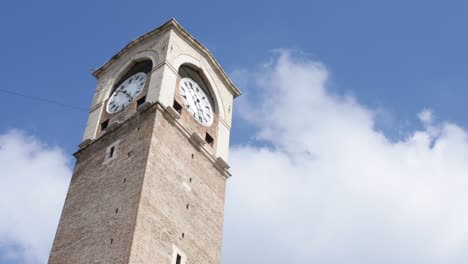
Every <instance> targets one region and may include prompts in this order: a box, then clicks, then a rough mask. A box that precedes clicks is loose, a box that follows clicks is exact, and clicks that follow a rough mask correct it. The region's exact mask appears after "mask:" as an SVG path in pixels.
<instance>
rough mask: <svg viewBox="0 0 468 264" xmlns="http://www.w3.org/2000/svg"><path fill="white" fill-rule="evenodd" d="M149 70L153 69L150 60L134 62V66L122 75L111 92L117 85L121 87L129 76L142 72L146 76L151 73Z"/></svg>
mask: <svg viewBox="0 0 468 264" xmlns="http://www.w3.org/2000/svg"><path fill="white" fill-rule="evenodd" d="M151 69H153V62H152V61H151V60H150V59H145V60H142V61H138V62H136V63H135V64H133V66H131V67H130V69H129V70H127V71H126V72H125V74H124V75H122V77H120V79H119V81H118V82H116V83H115V85H114V87H113V88H112V91H111V92H113V91H114V90H115V89H116V88H117V87H119V85H121V84H122V83H123V82H124V81H125V80H127V79H128V78H129V77H130V76H132V75H134V74H136V73H138V72H144V73H145V74H148V73H149V72H151ZM147 77H149V76H147Z"/></svg>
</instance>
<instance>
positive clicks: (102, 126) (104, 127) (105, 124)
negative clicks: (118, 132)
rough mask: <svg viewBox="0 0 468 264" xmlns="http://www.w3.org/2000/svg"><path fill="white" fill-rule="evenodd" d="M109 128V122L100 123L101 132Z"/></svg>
mask: <svg viewBox="0 0 468 264" xmlns="http://www.w3.org/2000/svg"><path fill="white" fill-rule="evenodd" d="M108 126H109V120H106V121H104V122H102V123H101V131H103V130H105V129H106V128H107V127H108Z"/></svg>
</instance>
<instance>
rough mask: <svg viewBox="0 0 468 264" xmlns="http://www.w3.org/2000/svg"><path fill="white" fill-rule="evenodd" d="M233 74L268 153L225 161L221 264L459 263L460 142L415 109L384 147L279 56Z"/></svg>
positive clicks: (467, 168)
mask: <svg viewBox="0 0 468 264" xmlns="http://www.w3.org/2000/svg"><path fill="white" fill-rule="evenodd" d="M238 73H245V74H244V75H242V78H243V82H244V83H245V84H249V85H251V86H253V87H256V89H257V90H256V91H250V93H249V91H247V96H244V98H240V99H239V100H240V103H239V104H238V105H236V107H237V109H238V111H239V113H240V115H241V116H242V117H243V118H245V119H247V120H249V121H250V122H252V123H253V124H256V126H257V128H258V133H257V135H256V136H257V138H258V139H259V140H263V141H265V142H267V143H268V144H266V145H268V146H269V147H257V146H253V145H247V146H238V147H235V148H233V150H232V152H231V165H232V172H233V175H234V176H233V177H232V178H231V179H229V181H228V187H227V188H228V189H227V190H228V193H227V198H226V199H227V200H226V216H225V235H224V242H223V245H224V248H223V263H225V264H237V263H321V264H326V263H347V264H350V263H356V264H357V263H359V264H366V263H369V264H370V263H372V264H374V263H408V264H410V263H411V264H414V263H444V264H450V263H460V264H461V263H467V262H468V251H466V248H468V206H467V203H468V160H467V157H468V137H467V131H465V130H464V129H463V128H461V127H459V126H457V125H456V124H453V123H448V122H440V123H435V122H434V120H433V114H432V112H431V111H430V110H424V111H423V112H421V113H420V114H419V118H420V120H421V121H422V122H423V125H424V126H423V127H424V129H422V130H420V131H413V132H412V133H410V136H408V137H407V138H404V139H401V140H399V141H396V142H395V141H391V140H389V139H388V138H387V137H386V136H385V135H384V134H382V133H381V132H378V131H377V130H376V129H375V123H376V119H377V118H378V115H377V114H376V112H377V110H376V111H374V110H372V109H369V108H366V107H365V106H363V105H361V104H359V103H358V102H357V100H356V99H355V98H353V97H350V96H341V95H337V94H332V93H331V92H329V91H328V90H327V80H328V78H329V77H328V76H329V72H328V70H327V69H326V68H325V67H324V66H323V65H322V64H320V63H317V62H314V61H310V60H308V59H306V58H304V57H297V56H294V55H293V54H291V53H290V52H288V51H281V52H279V53H278V55H277V56H276V57H275V60H274V62H273V63H271V64H269V65H267V66H266V67H264V68H263V69H261V70H259V71H257V72H254V73H251V71H245V70H244V71H239V72H238ZM249 98H250V100H248V99H249ZM242 100H243V101H242Z"/></svg>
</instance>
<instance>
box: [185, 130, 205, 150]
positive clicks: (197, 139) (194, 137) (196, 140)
mask: <svg viewBox="0 0 468 264" xmlns="http://www.w3.org/2000/svg"><path fill="white" fill-rule="evenodd" d="M189 140H190V142H191V143H192V144H193V145H194V146H195V147H197V148H198V149H199V148H201V147H202V146H203V145H204V144H205V143H206V142H205V140H204V139H203V138H202V137H201V136H200V135H199V134H198V133H197V132H192V134H191V135H190V138H189Z"/></svg>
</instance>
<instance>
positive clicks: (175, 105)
mask: <svg viewBox="0 0 468 264" xmlns="http://www.w3.org/2000/svg"><path fill="white" fill-rule="evenodd" d="M172 107H173V108H174V110H176V111H177V113H179V114H181V113H182V106H181V105H180V104H179V103H178V102H177V101H176V100H174V104H173V105H172Z"/></svg>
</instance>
